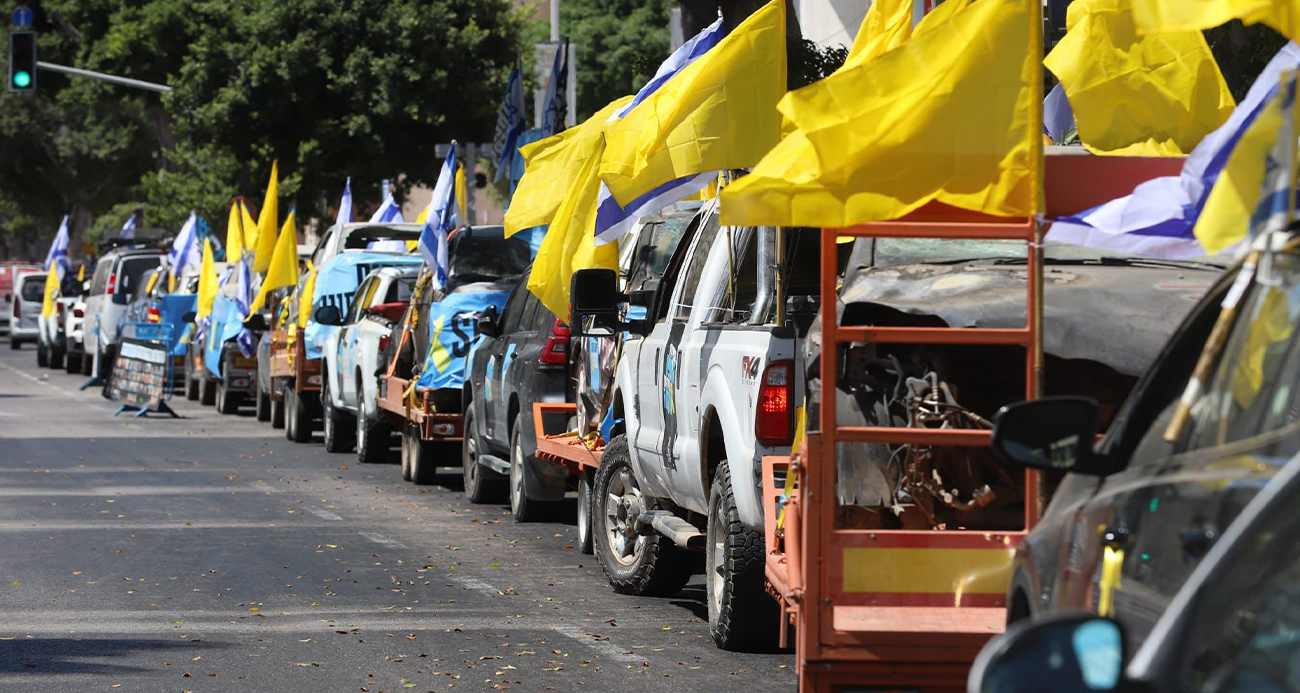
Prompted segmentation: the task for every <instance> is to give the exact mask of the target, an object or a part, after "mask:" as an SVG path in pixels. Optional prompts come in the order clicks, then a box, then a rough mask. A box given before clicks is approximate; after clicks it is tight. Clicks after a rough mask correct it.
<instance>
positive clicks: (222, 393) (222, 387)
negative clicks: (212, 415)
mask: <svg viewBox="0 0 1300 693" xmlns="http://www.w3.org/2000/svg"><path fill="white" fill-rule="evenodd" d="M243 399H244V393H242V392H231V391H230V388H228V387H226V383H225V382H224V381H222V382H220V383H217V411H218V412H219V413H222V414H238V413H239V405H240V404H243Z"/></svg>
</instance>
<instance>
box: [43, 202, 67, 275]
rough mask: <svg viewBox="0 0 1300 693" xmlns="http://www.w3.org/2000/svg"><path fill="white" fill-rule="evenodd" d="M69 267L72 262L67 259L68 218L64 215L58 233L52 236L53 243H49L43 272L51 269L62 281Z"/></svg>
mask: <svg viewBox="0 0 1300 693" xmlns="http://www.w3.org/2000/svg"><path fill="white" fill-rule="evenodd" d="M71 266H72V261H71V260H69V259H68V217H67V215H64V217H63V221H62V222H59V231H58V233H56V234H54V241H53V242H51V243H50V250H49V252H47V253H46V254H45V271H47V272H48V271H50V269H51V268H53V269H54V271H55V272H58V274H59V280H60V281H62V279H63V275H64V274H66V273H67V271H68V268H70V267H71Z"/></svg>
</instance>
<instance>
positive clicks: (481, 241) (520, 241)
mask: <svg viewBox="0 0 1300 693" xmlns="http://www.w3.org/2000/svg"><path fill="white" fill-rule="evenodd" d="M449 250H450V252H449V260H450V262H451V272H450V274H451V282H452V283H453V284H467V283H470V282H480V281H493V280H496V279H505V278H508V277H517V276H519V275H521V274H523V273H524V270H526V269H528V265H529V264H530V263H531V262H532V247H531V246H530V245H529V244H528V239H527V238H524V237H523V235H522V234H516V235H514V236H511V237H510V238H505V237H504V236H503V235H502V230H501V227H499V226H497V227H478V228H470V227H466V228H464V229H461V230H460V231H458V232H457V233H456V234H455V235H453V236H452V237H451V246H450V249H449Z"/></svg>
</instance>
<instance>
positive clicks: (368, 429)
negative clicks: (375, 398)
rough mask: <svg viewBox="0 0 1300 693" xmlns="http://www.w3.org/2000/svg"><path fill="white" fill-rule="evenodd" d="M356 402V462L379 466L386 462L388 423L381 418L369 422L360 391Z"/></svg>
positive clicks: (362, 394) (364, 400) (363, 398)
mask: <svg viewBox="0 0 1300 693" xmlns="http://www.w3.org/2000/svg"><path fill="white" fill-rule="evenodd" d="M357 392H358V394H361V399H360V401H358V402H357V409H358V412H357V461H359V462H361V463H362V464H379V463H381V462H387V461H388V442H389V438H390V437H391V436H390V435H389V433H388V422H387V421H385V420H384V418H383V416H380V417H379V418H377V419H375V420H374V421H371V420H370V417H369V416H368V415H367V412H366V398H365V395H364V393H362V392H361V390H357Z"/></svg>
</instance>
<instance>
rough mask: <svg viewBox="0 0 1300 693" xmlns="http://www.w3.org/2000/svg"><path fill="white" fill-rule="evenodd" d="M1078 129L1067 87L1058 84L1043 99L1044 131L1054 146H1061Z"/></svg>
mask: <svg viewBox="0 0 1300 693" xmlns="http://www.w3.org/2000/svg"><path fill="white" fill-rule="evenodd" d="M1076 129H1078V126H1076V125H1075V124H1074V109H1072V108H1070V100H1069V99H1068V98H1066V96H1065V87H1062V86H1061V84H1060V82H1057V84H1056V86H1055V87H1053V88H1052V91H1051V92H1049V93H1048V94H1047V98H1046V99H1043V131H1044V132H1046V133H1047V136H1048V137H1050V138H1052V143H1053V144H1060V143H1061V141H1062V140H1064V139H1065V136H1066V135H1068V134H1070V131H1071V130H1076Z"/></svg>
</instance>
